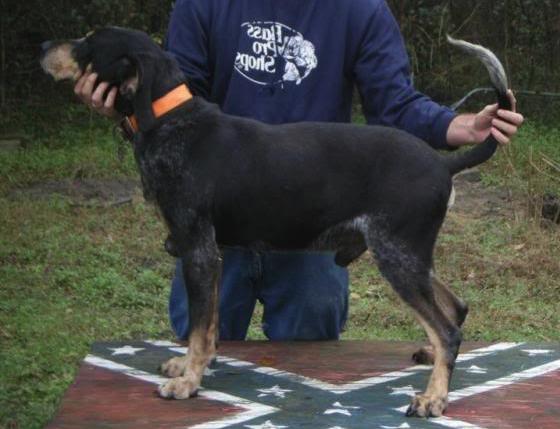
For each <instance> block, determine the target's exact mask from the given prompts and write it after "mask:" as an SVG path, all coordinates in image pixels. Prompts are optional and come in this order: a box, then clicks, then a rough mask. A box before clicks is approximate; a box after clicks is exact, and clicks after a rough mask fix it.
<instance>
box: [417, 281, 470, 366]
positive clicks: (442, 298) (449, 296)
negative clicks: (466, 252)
mask: <svg viewBox="0 0 560 429" xmlns="http://www.w3.org/2000/svg"><path fill="white" fill-rule="evenodd" d="M430 280H431V282H432V289H433V290H434V294H435V298H436V302H437V303H438V305H439V306H440V308H441V309H442V310H443V311H444V313H445V315H446V316H447V318H448V319H449V320H451V321H452V322H453V323H455V324H456V325H457V326H459V327H461V326H462V325H463V323H464V322H465V319H466V317H467V314H468V312H469V308H468V306H467V304H466V303H465V302H464V301H463V300H462V299H461V298H459V297H458V296H457V295H455V293H454V292H453V291H452V290H451V289H450V288H449V287H448V286H447V285H446V284H445V283H443V282H441V281H440V280H439V279H438V278H437V277H436V276H435V274H434V272H431V275H430ZM412 360H414V362H416V363H417V364H420V365H433V363H434V346H433V345H428V346H424V347H421V348H420V349H419V350H418V351H417V352H415V353H414V354H413V355H412Z"/></svg>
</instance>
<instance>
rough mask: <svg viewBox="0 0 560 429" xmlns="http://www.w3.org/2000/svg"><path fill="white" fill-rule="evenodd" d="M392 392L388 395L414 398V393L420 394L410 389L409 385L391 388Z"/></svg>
mask: <svg viewBox="0 0 560 429" xmlns="http://www.w3.org/2000/svg"><path fill="white" fill-rule="evenodd" d="M391 389H392V390H393V392H391V393H390V395H391V396H393V395H406V396H415V395H416V392H420V391H419V390H416V389H415V388H414V387H412V386H411V385H410V384H409V385H408V386H403V387H391Z"/></svg>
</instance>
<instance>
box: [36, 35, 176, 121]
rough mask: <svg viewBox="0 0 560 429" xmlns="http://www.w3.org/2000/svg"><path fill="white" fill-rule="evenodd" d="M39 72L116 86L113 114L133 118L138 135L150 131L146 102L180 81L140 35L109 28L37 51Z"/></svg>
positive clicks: (47, 44) (173, 68) (150, 117)
mask: <svg viewBox="0 0 560 429" xmlns="http://www.w3.org/2000/svg"><path fill="white" fill-rule="evenodd" d="M41 50H42V52H41V59H40V62H41V66H42V68H43V70H45V72H46V73H47V74H49V75H51V76H52V77H53V78H54V79H55V80H73V81H76V80H77V79H79V78H80V77H81V76H82V75H83V74H84V72H85V71H86V69H91V71H92V72H95V73H97V74H98V80H97V81H98V82H109V83H110V84H111V86H117V87H118V88H119V93H118V96H117V100H116V102H115V107H116V109H117V110H118V111H120V112H121V113H124V114H131V113H134V114H135V115H136V116H137V118H138V123H139V126H140V129H141V130H147V129H149V128H151V126H152V125H153V123H154V121H155V118H154V115H153V112H152V107H151V104H152V101H153V100H154V99H156V98H159V97H161V96H163V95H164V94H165V93H166V92H167V91H169V90H170V89H172V88H173V87H174V86H176V85H178V84H180V83H181V82H183V81H184V77H183V74H182V73H181V72H180V70H179V69H178V67H177V65H176V63H175V62H174V61H173V60H172V59H171V58H170V57H169V56H168V55H166V54H165V52H163V51H162V50H161V49H160V47H159V46H158V45H157V44H156V43H155V42H153V41H152V39H151V38H150V37H149V36H148V35H147V34H145V33H143V32H141V31H135V30H129V29H124V28H117V27H109V28H104V29H101V30H97V31H94V32H92V33H90V34H88V35H87V36H86V37H83V38H81V39H74V40H61V41H48V42H44V43H43V44H42V45H41Z"/></svg>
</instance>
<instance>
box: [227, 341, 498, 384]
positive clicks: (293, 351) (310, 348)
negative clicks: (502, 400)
mask: <svg viewBox="0 0 560 429" xmlns="http://www.w3.org/2000/svg"><path fill="white" fill-rule="evenodd" d="M424 344H425V343H421V342H417V343H414V342H398V341H375V342H364V341H338V342H333V341H329V342H259V341H251V342H243V343H241V342H224V343H221V345H220V348H219V350H218V353H219V354H224V355H226V356H229V357H233V358H236V359H240V360H244V361H248V362H253V363H255V364H257V365H259V366H270V367H273V368H276V369H281V370H284V371H289V372H295V373H297V374H300V375H304V376H306V377H311V378H315V379H318V380H321V381H326V382H329V383H333V384H344V383H350V382H353V381H357V380H362V379H364V378H367V377H374V376H377V375H381V374H384V373H387V372H392V371H399V370H402V369H405V368H408V367H410V366H413V365H414V362H413V361H412V354H413V353H414V352H416V351H417V350H418V349H419V348H420V347H421V346H423V345H424ZM486 345H487V344H481V343H468V344H466V345H464V346H462V347H461V352H463V353H464V352H467V351H469V350H472V349H474V348H477V347H484V346H486ZM310 363H311V364H310Z"/></svg>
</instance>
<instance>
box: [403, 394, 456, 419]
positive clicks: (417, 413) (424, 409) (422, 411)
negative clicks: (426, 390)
mask: <svg viewBox="0 0 560 429" xmlns="http://www.w3.org/2000/svg"><path fill="white" fill-rule="evenodd" d="M446 408H447V398H445V397H436V396H428V395H416V396H415V397H414V399H413V400H412V403H411V404H410V406H409V407H408V410H406V416H407V417H412V416H414V417H441V415H442V414H443V412H444V411H445V409H446Z"/></svg>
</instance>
